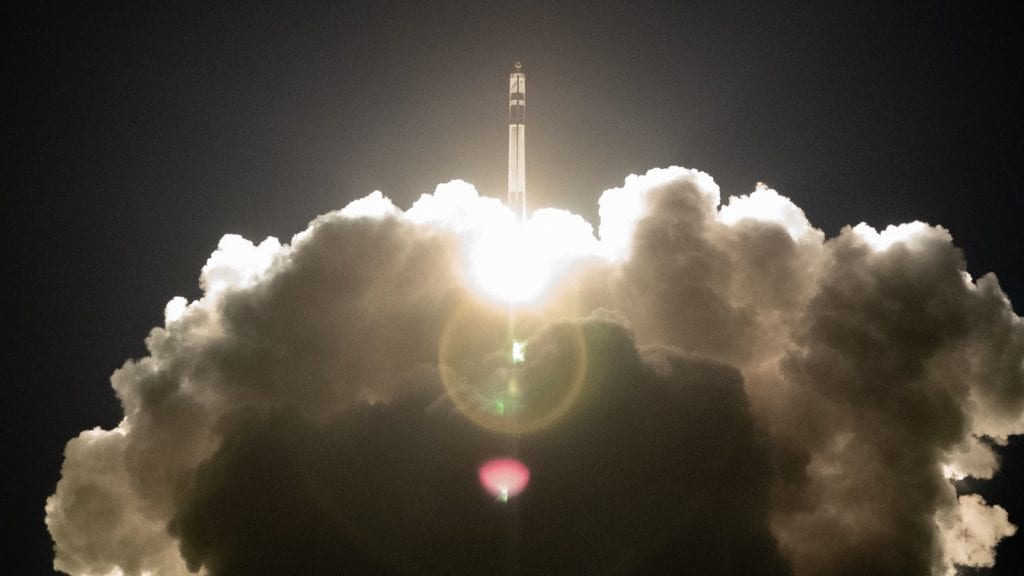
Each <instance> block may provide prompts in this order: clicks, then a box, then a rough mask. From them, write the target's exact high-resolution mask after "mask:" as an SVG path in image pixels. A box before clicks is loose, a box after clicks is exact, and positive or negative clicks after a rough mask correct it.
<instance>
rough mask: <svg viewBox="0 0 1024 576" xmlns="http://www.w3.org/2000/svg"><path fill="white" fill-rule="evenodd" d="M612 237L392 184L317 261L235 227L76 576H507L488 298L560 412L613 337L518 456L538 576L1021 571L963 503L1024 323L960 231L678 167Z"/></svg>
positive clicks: (70, 473) (89, 473)
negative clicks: (465, 395)
mask: <svg viewBox="0 0 1024 576" xmlns="http://www.w3.org/2000/svg"><path fill="white" fill-rule="evenodd" d="M600 217H601V222H600V226H599V237H597V238H595V237H594V235H593V232H592V228H591V227H590V225H589V224H587V223H586V222H584V221H583V219H581V218H580V217H578V216H575V215H572V214H569V213H567V212H564V211H559V210H540V211H537V212H536V213H534V215H533V217H532V218H531V220H530V221H529V222H527V223H526V224H525V225H520V224H518V223H517V222H516V221H515V219H514V217H513V216H512V214H511V213H510V212H509V211H508V210H506V209H505V208H504V207H503V206H502V205H501V203H500V202H498V201H496V200H493V199H490V198H485V197H480V196H479V195H478V194H477V192H476V191H475V190H474V189H473V188H472V186H470V185H469V184H466V183H464V182H460V181H455V182H450V183H448V184H444V185H441V186H438V188H437V190H436V191H435V193H434V194H433V195H424V196H423V197H421V199H420V200H419V201H417V202H416V203H415V204H414V205H413V206H412V207H411V208H410V209H409V210H408V211H405V212H403V211H401V210H399V209H397V208H396V207H395V206H394V205H393V204H392V203H391V202H390V201H389V200H387V199H386V198H384V197H383V196H382V195H381V194H380V193H379V192H375V193H373V194H371V195H370V196H367V197H366V198H363V199H361V200H357V201H355V202H352V203H351V204H349V205H348V206H347V207H346V208H344V209H343V210H341V211H338V212H334V213H330V214H326V215H323V216H320V217H318V218H317V219H316V220H314V221H313V222H312V223H311V224H310V226H309V228H307V229H306V230H305V231H303V232H301V233H299V234H297V235H296V236H295V237H294V238H293V239H292V241H291V243H290V244H280V243H279V242H278V241H277V240H276V239H273V238H269V239H267V240H265V241H263V242H262V243H260V244H259V245H254V244H253V243H251V242H249V241H247V240H245V239H242V238H240V237H238V236H230V235H229V236H225V237H224V238H223V239H222V240H221V243H220V245H219V246H218V249H217V251H216V252H214V254H213V255H212V256H211V257H210V259H209V260H208V261H207V264H206V266H205V267H204V268H203V271H202V274H201V278H200V282H201V285H202V288H203V290H204V296H203V297H202V298H200V299H198V300H196V301H193V302H186V301H185V300H184V299H183V298H175V299H173V300H171V301H170V302H169V303H168V305H167V309H166V323H165V326H164V327H162V328H154V329H153V330H152V332H151V333H150V335H149V337H148V338H147V341H146V343H147V347H148V349H149V352H150V355H149V356H148V357H146V358H143V359H141V360H135V361H129V362H128V363H126V364H125V365H124V366H123V367H122V368H121V369H119V370H118V371H117V372H115V374H114V376H113V377H112V382H113V386H114V389H115V391H116V393H117V396H118V398H119V399H120V401H121V403H122V406H123V408H124V413H125V416H124V420H123V421H122V422H121V424H120V425H119V426H118V427H117V428H116V429H114V430H111V431H104V430H99V429H96V430H90V431H86V432H83V433H82V434H81V435H80V436H79V437H78V438H75V439H73V440H71V441H70V442H69V443H68V446H67V449H66V453H65V462H64V467H63V477H62V479H61V481H60V483H59V484H58V486H57V490H56V493H55V494H54V495H53V496H51V497H50V499H49V500H48V501H47V504H46V522H47V525H48V526H49V529H50V533H51V534H52V536H53V538H54V541H55V543H56V560H55V566H56V567H57V568H58V569H59V570H62V571H65V572H68V573H71V574H76V575H77V574H81V575H100V574H145V573H151V574H171V575H175V574H187V573H189V570H191V571H200V572H202V573H209V574H216V575H220V574H260V573H266V574H275V573H343V572H346V571H356V572H367V571H368V572H371V573H395V574H406V573H422V574H429V573H441V572H443V573H473V574H479V573H486V572H489V571H496V570H501V568H502V566H504V565H505V564H504V563H505V562H509V561H511V560H509V558H508V557H507V554H506V552H507V550H508V549H509V545H508V543H507V540H508V538H509V536H508V522H507V520H508V512H507V510H506V509H505V508H502V507H500V506H498V507H495V506H494V505H493V503H492V502H488V501H487V499H486V495H484V493H483V492H482V491H481V490H479V489H477V488H476V487H475V486H473V485H472V480H473V475H474V472H473V470H474V466H476V465H478V464H479V463H480V462H481V461H483V460H484V459H485V458H486V457H489V456H493V455H495V454H496V453H499V452H501V451H502V450H504V449H507V445H508V442H509V441H510V440H509V437H505V436H502V435H501V434H500V433H497V432H495V430H494V429H488V427H487V426H486V425H484V426H478V425H479V424H481V422H482V420H481V418H479V417H474V414H472V413H471V412H472V411H473V410H474V408H473V406H472V405H470V404H467V403H466V402H464V401H461V400H459V399H457V398H452V395H453V394H456V395H457V393H455V392H453V391H454V390H457V389H461V388H459V387H460V386H461V387H462V388H465V387H466V386H467V385H468V386H472V382H473V380H472V379H471V378H468V377H467V378H463V379H462V380H458V382H457V383H456V384H452V381H454V380H453V379H457V378H456V376H458V374H457V373H458V372H459V370H462V371H463V372H464V374H463V376H465V374H468V372H467V371H468V370H470V368H467V366H475V368H473V369H479V370H484V371H483V372H481V373H482V374H486V370H485V368H484V367H481V365H482V364H486V362H482V363H481V362H476V360H474V358H467V359H466V362H463V361H462V360H463V359H462V358H459V357H458V355H459V354H468V352H466V350H468V348H465V349H459V350H462V352H459V351H456V352H453V353H452V354H453V356H451V357H447V356H444V354H443V353H441V352H440V350H441V349H442V348H443V347H445V346H447V347H448V348H452V346H453V345H450V344H449V343H447V340H446V339H449V338H451V333H452V331H453V330H454V329H453V328H452V327H451V325H452V323H453V322H455V321H454V320H453V318H461V319H462V320H459V322H462V324H463V325H464V326H465V327H466V328H465V330H467V333H473V334H475V332H472V331H473V330H478V329H479V330H482V328H479V326H477V325H478V324H479V325H480V326H483V325H486V324H487V323H488V322H491V320H488V316H487V314H488V313H487V312H486V310H487V305H486V304H480V303H479V302H480V301H483V302H491V303H494V302H498V303H500V302H505V303H508V304H510V305H511V306H512V307H513V308H514V309H515V310H517V314H521V315H522V316H523V317H529V318H532V319H533V320H532V324H531V323H530V322H523V325H524V326H526V325H530V326H532V328H531V329H530V330H531V331H530V333H529V334H525V335H524V336H525V337H527V338H529V342H528V344H527V349H528V350H530V355H529V356H528V362H527V367H526V369H525V370H526V372H525V374H527V375H530V376H531V377H532V378H533V380H535V381H536V382H542V383H547V384H545V385H544V386H537V387H535V388H534V389H531V388H529V386H527V387H525V388H524V392H523V393H524V394H526V395H527V397H526V398H525V400H524V403H523V404H524V406H528V408H526V409H524V410H526V411H525V412H524V413H523V414H525V415H526V417H527V418H528V417H529V414H530V413H529V410H536V409H537V408H536V406H537V405H543V404H544V402H547V401H548V400H549V399H547V397H546V396H545V394H550V392H549V391H548V392H546V391H545V390H543V388H544V387H545V386H547V387H555V388H557V386H558V385H557V384H551V382H559V381H560V380H559V379H558V378H556V376H558V375H559V374H562V373H561V372H559V370H562V371H563V372H564V369H563V368H561V367H562V366H564V365H566V364H567V363H569V364H571V363H572V359H571V358H569V359H567V357H566V356H565V354H566V352H565V350H567V349H572V348H573V345H571V344H567V342H569V343H571V342H572V341H576V340H579V341H581V342H582V345H581V346H582V348H580V350H582V351H583V352H580V353H572V354H570V356H573V357H574V358H576V360H575V361H577V362H582V363H584V364H585V378H584V379H583V380H581V382H582V384H580V386H578V387H576V386H574V387H573V391H572V396H571V399H572V403H571V404H565V403H564V402H562V401H561V400H559V401H557V402H554V401H552V403H554V404H558V406H560V407H564V410H562V408H559V412H558V413H557V414H556V416H557V418H554V417H552V418H547V416H545V417H544V418H538V421H543V422H544V427H543V428H540V427H538V428H540V429H538V430H537V431H535V432H533V433H531V434H527V435H524V436H522V437H520V438H519V439H518V440H517V444H516V451H517V453H518V454H519V455H520V458H521V459H522V460H523V461H524V462H525V463H526V464H527V465H529V466H530V467H531V469H532V470H533V474H532V477H533V478H534V480H533V481H532V482H533V485H532V486H531V487H530V488H529V489H528V490H527V491H526V492H525V493H524V494H523V495H522V496H521V501H520V502H519V503H518V504H517V505H518V506H520V508H519V512H518V514H519V515H520V516H519V520H518V522H519V524H518V526H519V527H520V529H521V531H522V533H521V534H520V535H519V536H517V537H516V541H517V542H518V546H519V549H520V550H521V557H520V559H519V560H516V562H517V563H522V564H523V566H522V568H523V570H524V572H525V573H599V572H602V573H613V574H620V573H679V572H680V571H681V570H685V571H688V572H691V573H701V574H746V573H753V572H756V573H760V574H787V573H792V574H798V575H822V574H851V575H852V574H857V575H864V574H903V575H911V574H922V575H927V574H940V573H949V574H954V573H955V565H963V566H988V565H991V564H992V562H993V561H994V547H995V546H996V544H997V543H998V542H999V540H1000V539H1002V538H1004V537H1006V536H1008V535H1010V534H1012V533H1013V532H1014V530H1015V528H1014V527H1013V526H1012V525H1011V524H1010V523H1009V522H1008V520H1007V516H1006V512H1005V511H1004V510H1003V509H1002V508H1000V507H999V506H996V505H989V504H987V503H985V502H984V501H983V500H982V499H981V498H980V497H978V496H976V495H966V496H960V497H959V498H958V497H957V496H956V494H955V491H954V489H953V487H952V485H951V484H950V482H949V480H948V479H947V478H962V477H964V476H967V475H970V476H975V477H989V476H991V475H992V474H994V473H996V471H997V467H998V465H997V461H996V458H995V457H994V455H993V453H992V451H991V450H990V449H989V447H988V442H992V441H994V442H1001V441H1004V440H1005V439H1006V437H1007V436H1008V435H1011V434H1020V433H1024V324H1022V323H1021V320H1020V318H1018V317H1017V316H1016V315H1015V314H1014V313H1013V311H1012V309H1011V307H1010V305H1009V302H1008V301H1007V299H1006V297H1005V295H1004V294H1003V293H1002V291H1001V290H1000V289H999V286H998V283H997V281H996V279H995V277H994V276H992V275H987V276H984V277H982V278H980V279H979V280H977V281H974V280H972V279H971V278H970V277H969V276H968V274H967V273H966V271H965V263H964V261H963V257H962V254H961V252H960V251H959V250H958V249H957V248H955V247H954V246H953V244H952V239H951V238H950V236H949V234H948V232H947V231H945V230H944V229H942V228H939V227H934V226H929V225H926V224H922V223H919V222H915V223H912V224H905V225H901V226H896V227H889V228H887V229H886V230H884V231H882V232H877V231H875V230H873V229H872V228H870V227H868V226H866V225H864V224H861V225H858V226H856V227H852V228H844V229H843V230H842V231H841V232H840V234H839V235H838V236H837V237H836V238H831V239H826V238H825V236H824V234H822V232H821V231H819V230H817V229H815V228H814V227H812V226H811V225H810V223H809V222H808V221H807V219H806V218H805V216H804V214H803V212H802V211H801V210H800V209H799V208H798V207H797V206H795V205H794V204H793V203H792V202H790V201H789V200H788V199H786V198H785V197H783V196H780V195H779V194H778V193H776V192H775V191H774V190H771V189H768V188H767V187H765V186H762V185H759V186H758V188H757V189H756V190H754V191H753V192H752V193H750V194H749V195H746V196H741V197H738V198H737V197H733V198H730V199H729V200H728V202H727V203H726V204H725V205H721V206H720V195H719V190H718V187H717V186H716V185H715V183H714V181H713V180H712V179H711V177H710V176H708V175H707V174H704V173H701V172H698V171H694V170H686V169H682V168H676V167H673V168H669V169H655V170H651V171H650V172H648V173H647V174H646V175H643V176H630V177H628V178H627V179H626V182H625V185H624V186H623V187H622V188H617V189H613V190H608V191H606V192H605V193H604V195H603V196H602V198H601V201H600ZM467 310H469V312H467ZM499 316H500V315H499ZM466 318H472V319H473V320H472V321H467V320H466ZM524 330H525V328H524ZM573 333H575V334H578V336H575V337H573V336H571V334H573ZM567 335H569V336H567ZM566 338H568V339H566ZM574 339H575V340H574ZM442 340H445V342H442ZM472 340H473V339H472V338H467V339H466V341H467V342H472ZM480 346H485V345H484V344H480ZM482 357H487V355H486V354H485V355H483V356H482ZM584 359H585V360H584ZM440 363H443V364H444V366H439V364H440ZM487 369H490V368H487ZM493 373H499V371H496V372H493ZM446 374H447V375H448V376H446ZM452 374H455V376H452ZM563 375H564V374H563ZM488 381H490V380H488ZM467 382H469V384H467ZM531 393H532V394H534V397H533V398H534V404H533V407H529V406H530V404H529V399H530V398H529V395H530V394H531ZM474 394H476V396H474V398H475V397H478V396H479V397H483V396H485V395H484V393H483V392H480V391H474ZM566 397H568V396H566ZM467 416H468V418H467ZM484 423H485V424H486V422H484ZM979 439H984V440H979ZM503 447H504V448H503Z"/></svg>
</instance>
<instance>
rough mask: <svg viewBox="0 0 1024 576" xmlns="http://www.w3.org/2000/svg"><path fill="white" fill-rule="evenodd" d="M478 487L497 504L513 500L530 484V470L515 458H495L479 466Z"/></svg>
mask: <svg viewBox="0 0 1024 576" xmlns="http://www.w3.org/2000/svg"><path fill="white" fill-rule="evenodd" d="M479 476H480V485H481V486H483V487H484V490H487V492H488V493H489V494H491V495H492V496H494V497H495V499H497V500H498V501H499V502H508V499H509V498H515V497H516V496H518V495H519V494H520V493H521V492H522V491H523V490H525V489H526V485H527V484H529V482H530V469H529V468H527V467H526V465H525V464H523V463H522V462H520V461H519V460H516V459H515V458H496V459H494V460H488V461H487V462H485V463H484V464H483V465H481V466H480V472H479Z"/></svg>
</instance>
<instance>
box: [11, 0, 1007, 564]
mask: <svg viewBox="0 0 1024 576" xmlns="http://www.w3.org/2000/svg"><path fill="white" fill-rule="evenodd" d="M172 4H173V5H172ZM214 4H216V5H214ZM550 4H551V5H550V6H548V5H547V3H541V4H540V5H539V6H533V5H530V4H529V3H515V4H514V5H511V6H504V5H502V4H495V5H492V6H486V7H485V6H483V5H481V4H480V3H476V2H465V3H447V4H445V6H444V8H443V9H442V8H439V7H433V6H428V5H427V4H420V3H414V4H411V5H406V4H404V3H388V2H347V3H346V2H335V3H310V5H307V6H305V7H303V8H287V9H286V8H281V7H278V6H275V5H274V3H255V2H247V3H241V2H239V3H207V2H202V3H162V4H161V5H159V6H150V5H148V4H147V3H127V4H126V5H124V6H109V5H107V6H103V7H97V6H94V5H92V4H91V3H79V4H76V5H73V6H59V5H56V4H40V5H37V6H36V7H34V8H32V9H17V8H14V9H12V8H7V9H5V16H6V18H5V20H6V21H7V23H8V26H9V27H10V28H11V29H12V32H11V33H9V34H8V35H7V46H8V48H7V49H6V50H4V59H5V62H6V65H5V69H6V70H7V73H6V75H5V76H6V78H7V80H6V81H5V82H4V90H5V92H6V93H7V97H6V98H5V101H6V102H7V103H8V104H7V106H6V110H7V114H6V115H5V116H6V119H5V130H4V132H5V134H6V135H7V142H8V146H7V147H8V153H7V154H6V158H7V161H6V162H5V164H6V165H7V166H8V168H7V169H6V170H5V185H4V193H3V197H2V198H3V211H2V213H3V218H4V226H3V230H4V235H5V239H4V242H3V245H4V250H5V257H4V262H5V264H4V269H5V274H4V277H5V278H6V282H5V284H6V290H5V297H4V307H3V315H4V320H3V323H4V325H5V326H6V329H5V330H4V348H5V350H7V352H6V354H5V360H4V362H3V370H4V372H3V382H4V383H5V385H6V387H7V393H6V398H7V401H6V402H4V412H5V415H4V423H5V428H6V430H5V432H4V445H5V446H4V450H5V452H6V453H7V454H6V459H7V461H8V462H9V463H11V464H10V465H9V466H8V467H7V468H6V470H7V472H6V477H7V483H8V489H7V491H6V493H7V501H8V506H7V512H6V513H5V514H4V517H5V520H4V523H5V525H6V526H7V527H8V528H9V529H13V530H14V531H15V533H18V534H21V537H20V538H18V539H17V540H14V541H12V542H16V548H17V550H14V551H12V552H9V553H8V559H11V558H13V563H14V567H15V568H14V569H12V570H11V572H10V573H18V574H21V573H24V574H29V573H32V574H42V573H46V571H47V570H48V566H49V564H50V562H51V561H52V552H51V550H50V548H51V543H50V540H49V536H48V534H47V533H46V530H45V526H44V525H43V509H42V507H43V503H44V501H45V498H46V496H47V495H49V494H51V493H52V492H53V489H54V485H55V483H56V482H57V480H58V479H59V472H60V464H61V461H62V449H63V445H64V443H65V442H66V441H67V440H68V439H70V438H72V437H74V436H75V435H76V434H78V432H80V431H81V430H84V429H88V428H92V427H94V426H102V427H111V426H114V425H116V424H117V422H118V420H119V418H120V414H121V412H120V408H119V407H118V405H117V401H116V399H115V397H114V395H113V392H112V391H111V390H110V387H109V382H108V377H109V375H110V373H111V372H112V371H113V370H114V369H115V368H117V367H118V366H120V365H121V364H122V362H123V361H124V360H125V359H126V358H130V357H138V356H140V355H143V354H144V353H145V349H144V347H143V338H144V337H145V335H146V334H147V332H148V330H149V329H150V327H152V326H156V325H159V324H160V323H161V322H162V314H163V307H164V305H165V303H166V302H167V301H168V300H169V299H170V298H171V297H173V296H175V295H183V296H186V297H189V298H195V297H198V296H199V294H200V291H199V288H198V286H197V280H196V279H197V276H198V272H199V269H200V268H201V266H202V265H203V263H204V262H205V260H206V258H207V256H208V255H209V254H210V252H211V251H212V250H213V249H214V248H215V247H216V244H217V241H218V239H219V238H220V237H221V236H222V235H223V234H225V233H229V232H232V233H239V234H242V235H244V236H245V237H247V238H249V239H252V240H256V241H258V240H260V239H262V238H264V237H266V236H268V235H273V236H277V237H279V238H281V239H282V241H287V240H288V239H289V238H290V237H291V235H292V234H293V233H295V232H297V231H299V230H301V229H303V228H304V227H305V225H306V223H307V222H308V221H309V220H310V219H312V218H313V217H314V216H316V215H317V214H321V213H324V212H326V211H329V210H332V209H336V208H340V207H342V206H344V205H345V204H346V203H347V202H349V201H350V200H352V199H355V198H358V197H361V196H364V195H366V194H368V193H369V192H371V191H373V190H375V189H379V190H382V191H383V192H384V193H385V194H386V195H387V196H389V197H390V198H392V199H393V200H394V202H395V204H396V205H398V206H399V207H401V208H406V207H408V206H409V205H410V204H411V203H412V201H414V200H415V199H416V198H417V197H418V196H419V195H420V194H421V193H428V192H431V191H432V190H433V188H434V186H435V185H436V184H437V183H440V182H444V181H447V180H450V179H454V178H461V179H463V180H467V181H469V182H472V183H474V184H475V185H476V186H477V188H478V189H479V190H480V191H481V193H483V194H487V195H492V196H497V197H501V196H502V195H503V191H504V188H505V174H506V172H505V161H506V150H505V146H506V131H505V127H504V121H505V114H506V103H505V89H506V82H507V71H508V68H509V66H510V63H511V62H513V61H515V60H521V61H523V63H524V67H525V70H526V72H527V75H528V77H529V80H530V84H529V91H528V92H529V102H528V117H527V124H528V126H529V128H528V141H529V142H528V147H527V157H528V182H529V196H528V202H529V203H530V204H531V206H532V207H538V206H544V205H548V206H557V207H564V208H567V209H570V210H572V211H574V212H578V213H580V214H582V215H583V216H585V217H587V218H588V219H589V220H590V221H592V222H596V208H597V198H598V197H599V196H600V194H601V192H602V191H603V190H604V189H606V188H611V187H614V186H618V185H621V184H622V181H623V178H624V177H625V176H626V175H627V174H629V173H631V172H635V173H642V172H644V171H646V170H647V169H648V168H651V167H655V166H669V165H673V164H678V165H682V166H686V167H692V168H698V169H701V170H704V171H706V172H708V173H709V174H711V175H712V176H714V177H715V179H716V181H717V182H718V183H719V185H720V186H721V188H722V194H723V197H727V196H729V195H730V194H742V193H748V192H749V191H751V190H752V189H753V186H754V183H755V182H757V181H766V182H768V183H769V184H770V185H771V186H772V187H773V188H775V189H777V190H778V191H779V192H780V193H782V194H784V195H786V196H788V197H790V198H792V199H793V201H794V202H795V203H796V204H797V205H798V206H800V207H802V208H803V209H804V210H805V211H806V213H807V216H808V218H809V219H810V221H811V222H812V223H813V224H815V225H816V226H819V227H821V228H822V229H823V230H824V231H825V233H826V234H828V235H830V236H831V235H835V234H836V233H837V232H838V231H839V229H840V228H841V227H842V226H844V225H847V224H850V225H852V224H856V223H858V222H861V221H865V222H867V223H869V224H871V225H873V226H875V227H876V228H883V227H885V226H886V225H888V224H895V223H900V222H907V221H912V220H923V221H926V222H929V223H932V224H940V225H942V226H944V227H946V228H948V229H949V230H950V231H951V233H952V235H953V238H954V241H955V242H956V244H957V245H958V246H960V247H961V248H962V249H963V250H964V252H965V254H966V258H967V262H968V266H969V269H970V271H971V273H972V274H974V275H975V276H980V275H981V274H983V273H985V272H988V271H992V272H995V273H996V274H997V275H998V277H999V279H1000V282H1001V284H1002V286H1003V289H1004V290H1005V291H1006V292H1007V293H1008V294H1009V296H1010V298H1011V300H1012V301H1013V302H1014V304H1015V309H1016V311H1017V312H1018V313H1021V312H1022V310H1024V308H1022V303H1024V271H1022V269H1021V267H1020V262H1024V234H1022V232H1021V229H1020V227H1019V222H1020V221H1021V220H1022V218H1024V193H1022V190H1021V184H1020V181H1021V179H1020V168H1021V166H1022V160H1024V136H1022V134H1024V125H1022V121H1021V116H1020V114H1019V113H1018V110H1019V107H1020V104H1021V102H1022V101H1024V75H1022V74H1021V71H1020V58H1019V55H1020V53H1021V48H1022V45H1024V40H1022V38H1024V36H1021V33H1020V31H1021V29H1022V25H1024V18H1022V16H1021V14H1020V13H1019V8H1017V6H1016V3H1013V2H1008V1H994V2H936V3H932V4H927V3H891V4H888V5H885V6H883V5H881V4H878V3H864V2H844V3H807V4H812V5H813V6H798V3H794V4H793V5H792V6H777V5H775V4H774V3H770V2H769V3H766V2H743V3H732V2H722V3H709V5H708V6H704V7H702V6H696V5H693V6H690V5H680V3H664V4H656V3H646V4H644V7H643V8H639V7H637V6H634V5H629V4H625V5H621V6H617V7H612V6H609V7H607V8H605V7H602V8H600V9H598V8H597V7H596V4H594V3H579V4H580V5H575V6H574V5H571V4H572V3H550ZM556 4H557V6H556ZM12 48H13V49H12ZM12 400H13V401H12ZM1007 456H1008V459H1007V461H1006V462H1005V466H1006V468H1007V470H1006V471H1005V472H1004V474H1003V476H1001V477H999V478H997V480H996V481H993V482H989V483H981V485H982V487H983V488H982V490H983V493H984V491H985V490H989V491H990V492H988V493H989V494H990V502H994V503H1000V504H1002V505H1004V506H1006V507H1007V508H1009V509H1010V515H1011V516H1010V519H1011V521H1013V522H1014V523H1016V524H1017V525H1019V526H1020V525H1024V507H1022V503H1021V500H1020V496H1019V495H1017V496H1011V492H1012V489H1011V487H1012V486H1014V485H1016V486H1018V487H1019V486H1020V485H1022V482H1024V480H1022V478H1024V476H1022V465H1021V462H1022V460H1024V457H1022V448H1021V442H1020V441H1019V440H1016V441H1015V442H1013V443H1011V447H1010V450H1009V451H1008V453H1007ZM1014 498H1015V500H1014ZM1021 542H1022V537H1021V536H1019V535H1018V536H1017V537H1016V538H1014V539H1011V540H1008V541H1007V542H1006V543H1004V545H1003V547H1002V548H1001V552H1002V553H1003V554H1004V555H1005V556H1007V558H1006V565H1005V566H1001V567H1000V568H999V570H997V571H996V572H995V573H997V574H1011V573H1018V574H1019V573H1020V572H1017V571H1019V570H1021V567H1022V566H1024V559H1022V552H1021V548H1022V545H1021ZM8 561H10V560H8Z"/></svg>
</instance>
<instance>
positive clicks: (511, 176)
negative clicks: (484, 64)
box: [508, 62, 526, 220]
mask: <svg viewBox="0 0 1024 576" xmlns="http://www.w3.org/2000/svg"><path fill="white" fill-rule="evenodd" d="M508 207H509V208H511V209H512V212H514V213H515V215H516V216H517V217H518V218H519V220H526V74H525V73H524V72H523V65H522V63H521V62H516V64H515V68H514V69H513V70H512V73H511V74H510V75H509V80H508Z"/></svg>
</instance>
